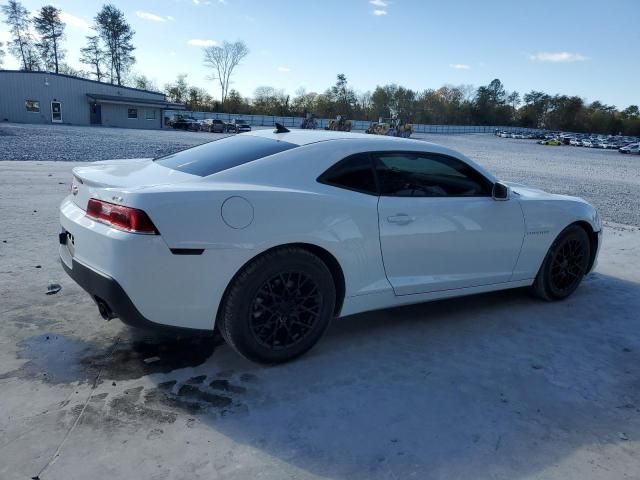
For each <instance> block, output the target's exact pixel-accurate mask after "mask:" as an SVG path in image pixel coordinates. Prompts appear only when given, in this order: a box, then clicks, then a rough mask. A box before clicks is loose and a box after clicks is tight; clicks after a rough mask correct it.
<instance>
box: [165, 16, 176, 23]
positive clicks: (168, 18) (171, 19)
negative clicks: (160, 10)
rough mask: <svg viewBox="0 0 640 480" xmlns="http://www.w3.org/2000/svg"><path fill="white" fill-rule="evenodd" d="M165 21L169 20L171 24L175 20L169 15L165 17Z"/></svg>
mask: <svg viewBox="0 0 640 480" xmlns="http://www.w3.org/2000/svg"><path fill="white" fill-rule="evenodd" d="M167 20H169V21H170V22H173V21H174V20H175V18H173V17H172V16H171V15H167Z"/></svg>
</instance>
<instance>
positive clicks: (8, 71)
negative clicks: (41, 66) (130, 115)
mask: <svg viewBox="0 0 640 480" xmlns="http://www.w3.org/2000/svg"><path fill="white" fill-rule="evenodd" d="M2 73H20V74H26V75H47V76H52V77H64V78H72V79H74V80H81V81H83V82H89V83H97V84H98V85H108V86H110V87H115V88H123V89H126V90H132V91H135V92H144V93H153V94H155V95H162V96H163V97H164V96H165V94H164V93H162V92H156V91H154V90H144V89H142V88H135V87H125V86H123V85H116V84H114V83H108V82H99V81H97V80H91V79H90V78H83V77H76V76H75V75H67V74H65V73H55V72H43V71H29V70H0V74H2Z"/></svg>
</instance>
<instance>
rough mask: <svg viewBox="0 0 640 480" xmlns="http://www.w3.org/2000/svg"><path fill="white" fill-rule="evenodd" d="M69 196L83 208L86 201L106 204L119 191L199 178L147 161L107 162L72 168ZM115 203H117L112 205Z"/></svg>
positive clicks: (84, 208)
mask: <svg viewBox="0 0 640 480" xmlns="http://www.w3.org/2000/svg"><path fill="white" fill-rule="evenodd" d="M72 172H73V183H72V184H71V193H72V199H73V203H75V204H76V205H77V206H78V207H80V208H81V209H82V210H86V209H87V203H88V201H89V199H90V198H99V199H101V200H104V201H107V202H110V201H113V198H112V197H114V196H116V197H117V196H119V195H118V193H119V192H123V191H127V190H133V189H138V188H142V187H151V186H157V185H166V184H170V183H181V182H188V181H193V180H196V179H199V178H200V177H197V176H195V175H191V174H189V173H184V172H180V171H178V170H173V169H171V168H166V167H163V166H161V165H158V164H157V163H155V162H154V161H153V160H151V159H150V158H140V159H133V160H108V161H103V162H93V163H90V164H87V165H86V166H85V165H83V166H82V167H75V168H74V169H73V170H72ZM116 203H119V202H116Z"/></svg>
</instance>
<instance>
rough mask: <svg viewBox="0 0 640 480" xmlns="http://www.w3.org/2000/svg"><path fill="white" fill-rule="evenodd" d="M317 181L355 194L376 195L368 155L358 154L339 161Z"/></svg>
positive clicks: (376, 191)
mask: <svg viewBox="0 0 640 480" xmlns="http://www.w3.org/2000/svg"><path fill="white" fill-rule="evenodd" d="M318 181H319V182H321V183H326V184H328V185H333V186H334V187H340V188H346V189H348V190H355V191H357V192H362V193H369V194H372V195H377V194H378V189H377V188H376V179H375V175H374V173H373V164H372V163H371V158H370V157H369V154H368V153H358V154H356V155H352V156H350V157H347V158H345V159H343V160H340V161H339V162H338V163H336V164H335V165H333V166H332V167H331V168H329V170H327V171H326V172H324V173H323V174H322V175H320V177H319V178H318Z"/></svg>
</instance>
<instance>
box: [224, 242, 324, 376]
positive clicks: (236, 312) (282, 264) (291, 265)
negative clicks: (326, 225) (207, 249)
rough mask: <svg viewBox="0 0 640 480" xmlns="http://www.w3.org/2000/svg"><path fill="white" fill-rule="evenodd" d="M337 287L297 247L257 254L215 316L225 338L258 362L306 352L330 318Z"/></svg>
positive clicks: (321, 264)
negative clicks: (258, 255)
mask: <svg viewBox="0 0 640 480" xmlns="http://www.w3.org/2000/svg"><path fill="white" fill-rule="evenodd" d="M335 302H336V289H335V285H334V282H333V277H332V275H331V272H330V271H329V269H328V268H327V266H326V265H325V264H324V262H323V261H322V260H320V259H319V258H318V257H316V256H315V255H313V254H312V253H310V252H308V251H306V250H304V249H301V248H296V247H285V248H280V249H277V250H273V251H270V252H267V253H265V254H264V255H261V256H260V257H258V258H256V259H255V260H253V261H252V262H251V263H249V264H248V265H247V266H246V267H244V268H243V269H242V271H241V272H240V273H239V274H238V275H236V278H235V279H234V280H233V283H232V284H231V286H230V287H229V289H228V292H227V293H226V295H225V298H224V300H223V303H222V306H221V309H220V313H219V315H218V319H217V322H218V328H219V330H220V333H221V334H222V336H223V337H224V339H225V340H226V341H227V343H228V344H229V345H230V346H231V347H232V348H233V349H235V350H236V351H237V352H238V353H240V354H241V355H243V356H244V357H246V358H248V359H249V360H252V361H254V362H259V363H271V364H272V363H281V362H285V361H288V360H292V359H294V358H296V357H298V356H300V355H302V354H303V353H305V352H307V351H308V350H309V349H310V348H311V347H313V346H314V345H315V344H316V342H317V341H318V340H319V339H320V337H321V336H322V334H323V333H324V332H325V330H326V329H327V327H328V325H329V321H330V320H331V318H332V317H333V313H334V307H335Z"/></svg>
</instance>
